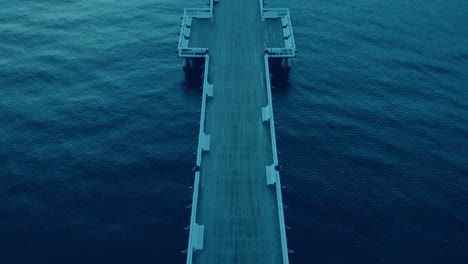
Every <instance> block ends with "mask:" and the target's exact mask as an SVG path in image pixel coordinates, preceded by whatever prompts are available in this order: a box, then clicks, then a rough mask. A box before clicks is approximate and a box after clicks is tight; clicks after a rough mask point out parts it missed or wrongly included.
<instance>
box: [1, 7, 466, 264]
mask: <svg viewBox="0 0 468 264" xmlns="http://www.w3.org/2000/svg"><path fill="white" fill-rule="evenodd" d="M267 3H268V4H269V5H271V6H280V7H289V8H290V9H291V13H292V16H293V25H294V29H295V35H296V40H297V42H298V44H297V45H298V48H299V52H300V53H298V57H297V58H296V59H295V60H294V61H293V69H292V70H291V73H290V76H289V78H288V80H287V82H286V83H284V84H283V85H278V86H277V87H276V88H275V90H274V97H275V101H274V108H275V117H276V120H277V123H278V126H277V134H278V137H279V139H278V148H279V151H280V153H281V154H280V157H279V159H280V162H281V164H282V167H283V168H284V169H285V170H284V172H283V173H282V182H283V184H284V185H285V188H284V189H283V198H284V202H285V204H286V205H287V206H288V208H287V209H286V210H285V217H286V223H287V225H288V226H289V227H291V229H290V230H288V231H287V237H288V245H289V248H290V249H291V250H294V253H293V254H291V255H290V260H291V263H382V264H383V263H389V264H390V263H408V264H409V263H424V264H427V263H463V264H464V263H468V250H467V248H468V19H467V18H468V2H466V1H464V0H447V1H441V0H432V1H421V0H406V1H404V0H394V1H384V0H351V1H339V0H333V1H325V0H314V1H306V0H295V1H293V0H291V1H280V0H272V1H268V2H267ZM203 4H205V1H201V0H200V1H188V0H178V1H170V0H152V1H150V0H135V1H117V0H96V1H85V0H49V1H46V0H43V1H38V0H22V1H6V0H3V1H0V262H1V263H2V264H3V263H5V264H10V263H13V264H15V263H31V262H34V263H49V264H55V263H183V262H184V261H185V255H184V254H182V253H181V252H180V251H181V250H184V249H185V248H186V247H187V239H188V231H187V230H184V228H185V227H186V226H187V225H188V224H189V217H190V210H189V209H187V208H186V206H187V205H188V204H190V201H191V195H192V190H191V189H190V188H189V186H190V185H191V184H192V183H193V172H192V171H191V169H192V167H193V164H194V162H195V156H194V155H193V153H194V152H195V150H196V144H197V141H196V140H195V137H196V135H197V133H198V121H199V113H197V111H198V110H199V107H200V96H201V91H200V90H199V89H197V87H196V85H194V84H193V83H190V82H189V81H188V80H187V79H186V78H185V75H184V72H183V71H182V65H183V61H182V60H180V59H177V58H176V54H175V53H174V51H175V49H176V42H177V40H178V30H179V27H178V26H179V23H180V16H181V15H182V12H183V8H184V7H197V6H202V5H203Z"/></svg>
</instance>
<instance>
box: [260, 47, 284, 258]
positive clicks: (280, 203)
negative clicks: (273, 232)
mask: <svg viewBox="0 0 468 264" xmlns="http://www.w3.org/2000/svg"><path fill="white" fill-rule="evenodd" d="M265 81H266V89H267V97H268V105H269V106H270V107H269V110H270V137H271V148H272V152H273V166H278V151H277V149H276V136H275V120H274V117H273V102H272V101H273V100H272V96H271V80H270V68H269V64H268V54H265ZM276 201H277V206H278V217H279V226H280V235H281V250H282V252H283V264H289V255H288V245H287V241H286V225H285V223H284V211H283V198H282V195H281V182H280V177H279V172H278V177H277V178H276Z"/></svg>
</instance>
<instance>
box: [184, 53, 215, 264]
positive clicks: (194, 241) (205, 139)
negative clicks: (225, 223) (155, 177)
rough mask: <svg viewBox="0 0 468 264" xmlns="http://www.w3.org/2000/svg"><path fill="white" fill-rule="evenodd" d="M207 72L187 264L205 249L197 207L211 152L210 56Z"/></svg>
mask: <svg viewBox="0 0 468 264" xmlns="http://www.w3.org/2000/svg"><path fill="white" fill-rule="evenodd" d="M204 57H205V71H204V75H203V96H202V105H201V111H200V130H199V132H198V148H197V161H196V166H195V181H194V184H193V197H192V213H191V215H190V227H189V228H190V233H189V243H188V249H187V264H191V263H192V259H193V251H194V250H201V249H203V237H204V228H205V227H204V226H203V225H199V224H197V222H196V221H197V207H198V195H199V187H200V169H201V165H202V156H203V155H202V154H203V151H209V150H210V145H211V144H210V141H211V137H210V136H209V135H207V134H205V115H206V100H207V97H211V96H213V85H212V84H210V83H209V82H208V70H209V65H210V56H209V55H208V54H206V55H205V56H204Z"/></svg>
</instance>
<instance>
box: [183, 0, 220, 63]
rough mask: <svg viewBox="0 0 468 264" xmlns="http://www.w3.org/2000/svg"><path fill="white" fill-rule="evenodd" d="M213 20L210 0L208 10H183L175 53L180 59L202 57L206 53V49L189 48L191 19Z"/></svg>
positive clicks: (211, 1)
mask: <svg viewBox="0 0 468 264" xmlns="http://www.w3.org/2000/svg"><path fill="white" fill-rule="evenodd" d="M212 18H213V0H210V6H209V7H208V8H185V9H184V16H183V17H182V24H181V26H180V34H179V45H178V46H177V52H178V55H179V57H182V58H189V57H190V58H194V57H195V58H196V57H204V56H205V54H206V53H207V49H206V48H190V47H189V39H190V32H191V28H192V21H193V19H212Z"/></svg>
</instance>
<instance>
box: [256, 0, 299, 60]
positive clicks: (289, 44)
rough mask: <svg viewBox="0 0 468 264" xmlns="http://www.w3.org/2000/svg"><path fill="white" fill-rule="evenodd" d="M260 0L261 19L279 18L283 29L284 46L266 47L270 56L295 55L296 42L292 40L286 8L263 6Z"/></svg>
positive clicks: (291, 30)
mask: <svg viewBox="0 0 468 264" xmlns="http://www.w3.org/2000/svg"><path fill="white" fill-rule="evenodd" d="M259 1H260V13H261V16H262V20H265V19H281V27H282V31H283V39H284V48H269V49H267V50H268V52H269V56H270V57H274V58H275V57H276V58H288V57H295V56H296V42H295V40H294V33H293V27H292V22H291V15H290V14H289V9H288V8H264V7H263V6H264V3H263V0H259Z"/></svg>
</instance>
